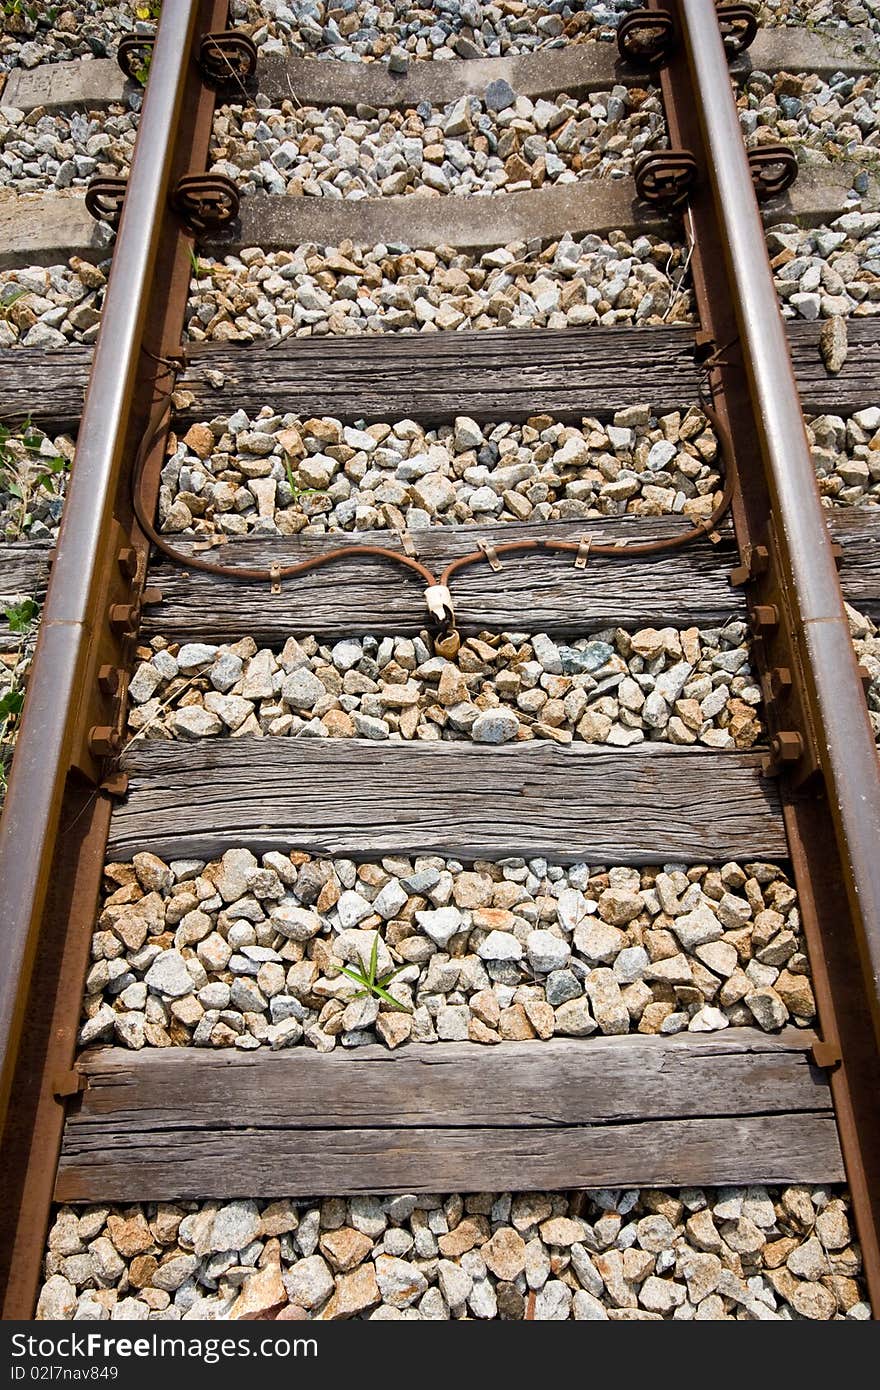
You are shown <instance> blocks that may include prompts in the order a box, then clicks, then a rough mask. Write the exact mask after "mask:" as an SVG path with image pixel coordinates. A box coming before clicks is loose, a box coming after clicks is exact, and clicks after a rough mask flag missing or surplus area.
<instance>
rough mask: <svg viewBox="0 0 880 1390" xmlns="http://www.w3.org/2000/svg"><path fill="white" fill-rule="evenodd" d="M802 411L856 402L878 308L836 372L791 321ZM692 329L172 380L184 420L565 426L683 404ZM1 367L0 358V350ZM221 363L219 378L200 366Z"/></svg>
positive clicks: (283, 347) (288, 358)
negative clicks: (543, 417)
mask: <svg viewBox="0 0 880 1390" xmlns="http://www.w3.org/2000/svg"><path fill="white" fill-rule="evenodd" d="M787 327H788V341H789V345H790V347H791V352H792V359H793V362H794V367H795V374H796V376H797V382H798V388H799V390H800V395H801V402H802V404H803V408H804V410H805V411H806V412H807V413H808V414H809V413H814V414H818V413H821V412H822V411H829V410H833V411H838V412H839V411H842V412H843V413H844V414H845V413H847V412H848V411H851V410H860V409H862V408H863V407H864V405H865V402H866V401H868V402H870V401H871V400H873V397H874V391H875V389H876V381H877V375H878V373H880V316H878V317H876V318H865V319H850V320H849V323H848V334H849V342H850V351H849V355H848V357H847V360H846V362H845V364H844V367H843V370H842V371H841V372H839V373H838V374H837V375H836V376H832V375H830V374H829V373H828V372H826V370H825V367H824V365H823V363H822V359H821V357H820V356H819V347H818V342H819V331H820V325H817V324H813V323H789V324H788V326H787ZM693 352H694V341H693V330H692V329H690V328H686V327H681V328H660V327H654V328H649V327H644V328H628V327H625V326H623V325H617V326H615V327H613V328H603V327H597V328H568V329H565V330H564V331H560V330H556V329H549V328H533V329H492V330H489V331H485V332H481V331H478V330H472V331H468V332H461V333H427V334H425V333H399V334H395V333H384V334H382V333H380V334H371V335H364V336H357V335H352V336H351V337H345V338H329V337H328V338H300V339H295V340H293V341H286V342H285V343H283V344H276V345H275V346H274V347H273V346H269V345H267V344H260V343H255V344H252V345H249V346H244V347H243V346H241V345H237V346H235V345H230V344H226V345H222V346H221V345H220V344H205V345H200V346H199V347H198V349H192V348H191V349H190V360H189V364H188V366H187V369H186V372H185V374H184V377H183V380H182V383H181V384H182V385H183V386H184V387H186V388H187V389H188V390H190V391H192V392H193V395H194V398H195V399H194V403H193V405H192V406H189V407H187V409H186V410H185V411H184V412H183V416H182V418H183V419H184V420H192V419H196V418H198V419H211V418H212V416H213V415H215V414H220V413H222V412H223V411H224V410H225V411H231V410H234V409H239V408H240V409H243V410H246V411H248V412H249V413H254V412H256V411H258V410H259V409H261V408H262V407H263V406H264V405H270V406H271V407H272V408H273V409H278V410H285V411H287V410H290V411H297V412H300V413H302V414H303V415H304V416H306V417H307V416H309V415H334V416H337V417H339V418H341V419H347V420H355V419H361V418H363V419H372V420H393V419H397V418H403V417H411V418H413V419H416V420H419V421H420V422H423V423H431V422H434V421H438V422H439V421H445V420H449V419H452V418H453V417H454V416H455V415H462V414H467V415H470V416H472V417H473V418H474V419H476V420H479V421H480V422H493V423H494V422H498V421H500V420H525V419H528V417H529V416H530V415H535V414H542V413H546V414H549V415H553V416H555V417H556V418H557V419H560V420H566V421H577V420H580V419H581V418H582V417H583V416H584V415H594V416H599V417H606V418H607V417H609V416H610V415H612V414H613V413H614V411H615V410H620V409H622V408H623V407H624V406H628V405H646V404H647V405H650V406H651V407H652V408H653V409H655V410H658V411H665V410H686V409H687V408H688V407H689V406H691V405H693V404H695V402H696V401H697V400H698V398H699V388H700V371H699V369H698V367H697V365H696V363H695V362H694V355H693ZM0 363H2V354H0ZM209 371H219V372H221V373H222V374H223V375H224V377H225V384H224V385H223V386H220V387H217V386H214V385H213V384H212V383H211V381H210V379H209V377H208V375H207V373H208V372H209ZM0 389H2V388H0Z"/></svg>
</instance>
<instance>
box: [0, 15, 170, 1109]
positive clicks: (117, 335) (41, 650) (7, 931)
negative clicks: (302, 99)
mask: <svg viewBox="0 0 880 1390" xmlns="http://www.w3.org/2000/svg"><path fill="white" fill-rule="evenodd" d="M196 11H197V5H196V3H195V0H165V4H164V5H163V7H162V17H161V22H160V26H159V33H158V37H157V41H156V46H155V50H154V54H153V59H152V63H151V66H150V81H149V84H148V87H147V91H146V96H145V100H144V108H143V114H142V116H141V121H140V127H139V132H138V139H137V143H136V147H135V151H134V157H133V160H132V166H131V175H130V177H129V181H128V191H127V194H126V199H125V208H124V211H123V215H122V223H121V226H120V231H119V238H118V241H117V244H116V250H115V254H114V258H113V270H112V275H111V277H110V284H109V286H108V289H107V295H106V299H105V303H104V311H103V317H102V323H101V330H100V334H99V336H98V343H97V348H96V351H95V358H94V365H93V368H92V375H91V379H90V384H89V390H88V394H87V396H86V401H85V405H84V409H83V416H82V424H81V427H80V432H79V439H78V443H77V451H76V467H75V468H74V470H73V473H72V476H71V482H70V487H69V490H68V493H67V498H66V501H65V506H64V517H63V521H62V526H61V532H60V536H59V541H58V551H57V558H56V561H55V564H54V566H53V573H52V578H51V582H50V584H49V592H48V595H47V599H46V606H45V609H44V613H43V619H42V623H41V625H40V634H39V638H38V641H37V647H36V652H35V655H34V663H33V668H32V671H31V676H30V680H29V682H28V697H27V700H26V701H25V707H24V717H23V719H22V724H21V730H20V733H19V737H18V742H17V746H16V752H15V759H14V762H13V766H12V775H11V778H10V784H9V793H8V796H7V801H6V807H5V811H4V816H3V822H2V834H0V884H2V900H3V929H2V936H0V941H2V960H0V1055H2V1080H0V1121H2V1118H3V1116H4V1114H5V1111H6V1106H7V1101H8V1096H9V1089H10V1085H11V1079H12V1074H13V1071H14V1067H15V1061H16V1050H17V1045H18V1039H19V1037H20V1033H21V1027H22V1021H23V1014H24V1009H25V1001H26V999H27V995H28V986H29V984H30V979H31V973H32V969H33V962H34V957H35V954H36V950H37V945H38V939H39V933H40V926H41V921H42V918H43V913H44V908H45V903H46V898H47V892H48V890H49V886H50V879H51V874H52V863H53V856H54V852H55V847H56V839H57V836H58V831H59V817H60V810H61V803H62V798H63V795H64V790H65V785H66V783H67V779H68V773H69V768H70V759H71V752H72V749H73V747H74V740H75V738H76V733H77V720H78V719H79V718H80V710H81V705H82V704H83V703H84V702H85V701H86V700H87V698H88V692H87V691H86V690H85V689H84V672H85V669H86V666H87V661H88V653H89V647H90V644H91V643H92V642H93V640H94V638H95V634H96V631H97V630H98V628H99V627H100V626H101V625H102V623H103V622H104V620H105V617H106V615H105V614H104V613H102V612H101V611H99V610H100V603H101V595H102V594H103V593H104V591H105V587H106V582H107V573H108V571H109V569H110V568H111V567H112V566H113V564H114V563H115V557H114V555H113V553H112V526H111V522H112V517H113V509H114V503H115V501H116V495H117V491H118V482H119V475H120V470H121V467H122V457H123V450H124V445H125V438H126V430H127V426H128V421H129V411H130V406H131V399H132V393H133V389H134V383H135V377H136V373H137V368H138V361H139V354H140V345H141V335H142V331H143V324H144V316H145V311H146V304H147V300H148V296H149V293H150V290H151V283H152V279H153V273H154V268H155V265H156V257H157V251H158V246H159V234H160V227H161V220H162V215H163V212H164V207H165V202H166V198H167V194H168V186H169V180H170V172H171V166H172V159H173V154H174V148H175V141H174V133H175V129H176V126H177V122H178V117H179V112H180V106H181V102H182V97H183V91H184V83H185V79H186V75H187V71H188V67H189V63H190V47H191V42H192V35H193V29H194V24H195V18H196Z"/></svg>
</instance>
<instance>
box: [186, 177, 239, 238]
mask: <svg viewBox="0 0 880 1390" xmlns="http://www.w3.org/2000/svg"><path fill="white" fill-rule="evenodd" d="M171 206H172V207H173V209H174V211H175V212H176V213H177V214H178V215H179V216H180V218H181V219H182V221H183V222H184V224H185V226H186V227H187V229H188V230H189V231H191V232H215V231H219V230H220V229H221V228H222V227H228V226H229V223H230V222H234V221H235V219H236V218H237V217H238V211H239V207H240V206H241V195H240V193H239V191H238V188H237V186H236V185H235V184H234V183H233V182H232V179H228V178H227V177H226V175H225V174H184V176H183V178H181V179H178V181H177V187H176V188H175V189H174V192H173V193H172V195H171Z"/></svg>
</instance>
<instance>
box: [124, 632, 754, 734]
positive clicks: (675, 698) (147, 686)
mask: <svg viewBox="0 0 880 1390" xmlns="http://www.w3.org/2000/svg"><path fill="white" fill-rule="evenodd" d="M139 655H140V656H141V657H142V658H143V660H141V661H140V663H139V664H138V666H137V668H136V670H135V673H134V675H133V677H132V681H131V685H130V689H129V693H130V696H131V700H132V708H131V710H130V712H129V729H130V730H131V731H132V733H133V734H134V735H137V736H143V737H147V738H164V739H169V738H181V739H189V740H199V739H204V738H217V737H224V736H232V737H235V738H242V737H250V736H260V735H268V736H272V737H292V738H354V737H359V738H367V739H370V740H372V741H380V742H381V741H382V740H385V739H392V740H395V741H399V740H401V739H403V740H406V739H417V740H419V741H421V742H437V741H439V740H441V739H457V740H462V739H464V740H468V739H470V740H473V741H474V742H477V743H507V742H510V741H511V740H517V741H519V742H524V741H527V740H529V739H534V738H543V739H551V740H552V741H553V742H555V743H571V742H572V740H576V741H584V742H587V743H605V744H610V745H611V746H613V747H620V748H623V747H628V746H630V745H633V744H638V743H642V742H644V741H645V740H646V739H648V740H650V741H652V742H661V743H674V744H679V745H690V744H695V743H698V742H699V743H700V744H701V745H702V746H704V747H708V748H715V749H724V748H727V749H733V748H741V749H742V748H750V747H751V746H752V745H753V744H754V742H755V741H756V739H757V738H758V737H759V736H760V733H761V722H760V713H759V708H760V703H761V695H760V691H759V689H758V686H757V684H756V683H755V679H754V676H753V675H752V672H751V670H750V667H749V650H748V643H747V628H746V624H745V623H742V622H729V623H727V624H726V625H725V626H723V627H720V628H711V629H710V628H703V629H700V628H695V627H692V628H686V629H684V630H683V631H679V630H677V629H675V628H672V627H667V628H662V629H658V628H642V629H640V630H639V631H637V632H633V633H629V632H626V631H624V630H623V629H622V628H617V629H615V628H608V629H603V630H601V631H599V632H594V633H592V634H591V635H590V636H589V637H583V638H576V639H574V640H571V641H566V642H559V643H557V642H555V641H553V639H552V638H550V637H549V636H548V635H547V634H546V633H538V634H536V635H534V636H527V635H526V634H523V633H500V634H499V633H482V634H481V635H480V637H469V638H466V639H465V640H464V642H463V643H462V646H461V649H460V650H459V652H458V654H457V656H456V657H455V658H454V659H452V660H448V659H447V658H446V657H443V656H437V655H434V654H433V652H432V646H431V642H430V637H429V635H428V634H427V633H424V634H423V635H422V636H420V637H415V638H409V637H398V638H393V637H385V638H381V639H380V638H376V637H372V636H366V637H360V636H358V637H349V638H343V639H342V640H340V641H338V642H336V643H335V644H334V645H332V646H323V645H321V644H320V643H319V642H318V641H317V639H316V638H315V637H313V636H304V635H301V636H300V637H299V638H296V637H290V638H289V639H288V641H287V642H286V643H285V645H284V647H283V648H282V649H281V650H280V651H272V650H271V649H270V648H268V647H264V648H260V649H258V647H257V644H256V642H255V641H254V640H253V638H251V637H243V638H242V639H241V640H240V641H238V642H235V643H229V644H225V645H223V646H215V645H214V644H212V643H201V642H188V643H185V644H183V645H182V646H181V645H179V644H177V643H174V644H170V645H169V644H168V643H167V642H166V641H165V639H164V638H162V637H156V638H154V639H153V641H152V643H151V645H150V646H145V647H142V648H140V649H139Z"/></svg>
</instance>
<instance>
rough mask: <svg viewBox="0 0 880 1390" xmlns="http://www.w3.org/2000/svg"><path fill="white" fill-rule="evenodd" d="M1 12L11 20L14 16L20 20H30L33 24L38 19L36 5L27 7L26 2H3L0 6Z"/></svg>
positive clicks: (10, 0) (14, 0)
mask: <svg viewBox="0 0 880 1390" xmlns="http://www.w3.org/2000/svg"><path fill="white" fill-rule="evenodd" d="M0 11H2V12H3V14H5V15H8V16H9V17H10V18H11V17H12V15H17V16H18V17H19V18H20V19H29V20H30V21H31V23H33V22H34V20H35V19H36V18H37V7H36V5H26V4H24V0H3V3H2V4H0Z"/></svg>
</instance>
